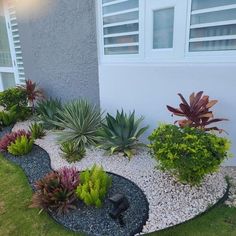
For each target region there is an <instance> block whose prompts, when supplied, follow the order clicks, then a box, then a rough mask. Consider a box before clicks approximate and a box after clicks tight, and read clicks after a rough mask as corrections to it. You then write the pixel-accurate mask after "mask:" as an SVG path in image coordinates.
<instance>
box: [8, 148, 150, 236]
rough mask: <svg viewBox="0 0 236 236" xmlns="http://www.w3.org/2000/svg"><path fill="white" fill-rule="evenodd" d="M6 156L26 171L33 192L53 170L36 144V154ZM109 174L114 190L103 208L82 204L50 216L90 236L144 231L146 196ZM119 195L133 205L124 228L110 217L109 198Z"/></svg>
mask: <svg viewBox="0 0 236 236" xmlns="http://www.w3.org/2000/svg"><path fill="white" fill-rule="evenodd" d="M4 156H5V158H7V159H8V160H10V161H12V162H13V163H16V164H17V165H19V166H20V167H21V168H22V169H23V170H24V172H25V174H26V176H27V178H28V181H29V183H30V185H31V187H32V188H33V189H34V183H35V181H36V180H38V179H41V178H42V177H44V176H45V175H46V174H47V173H49V172H50V171H52V169H51V166H50V158H49V155H48V154H47V152H45V151H44V150H43V149H42V148H40V147H38V146H37V145H34V147H33V150H32V152H31V153H30V154H28V155H25V156H22V157H15V156H13V155H11V154H9V153H4ZM109 175H110V176H111V177H112V187H111V188H110V189H109V192H108V194H107V197H106V199H105V201H104V204H103V206H102V208H94V207H88V206H86V205H84V203H82V202H80V201H78V202H77V209H76V210H73V211H71V212H70V213H69V214H66V215H57V214H55V212H49V214H50V215H51V216H52V218H53V219H54V220H55V221H57V222H58V223H60V224H61V225H63V226H64V227H66V228H68V229H70V230H72V231H75V232H84V233H86V234H88V235H117V236H118V235H119V236H122V235H123V236H126V235H134V234H136V233H139V232H141V231H142V228H143V225H144V224H145V222H146V221H147V219H148V202H147V199H146V196H145V195H144V193H143V192H142V190H141V189H140V188H139V187H138V186H137V185H136V184H134V183H132V182H131V181H130V180H128V179H125V178H123V177H121V176H118V175H116V174H112V173H109ZM116 193H122V194H124V195H125V196H126V197H127V199H128V201H129V203H130V207H129V208H128V210H127V211H126V212H125V213H124V215H123V221H124V225H121V224H120V222H119V220H113V219H112V218H111V217H110V216H109V213H110V212H111V211H112V210H113V206H112V204H111V203H110V202H109V200H108V198H109V197H111V196H113V195H114V194H116Z"/></svg>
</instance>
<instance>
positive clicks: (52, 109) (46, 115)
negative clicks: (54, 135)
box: [36, 98, 62, 129]
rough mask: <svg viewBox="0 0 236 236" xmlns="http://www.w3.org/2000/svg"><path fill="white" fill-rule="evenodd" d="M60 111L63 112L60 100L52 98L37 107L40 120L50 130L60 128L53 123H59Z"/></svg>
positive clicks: (41, 102)
mask: <svg viewBox="0 0 236 236" xmlns="http://www.w3.org/2000/svg"><path fill="white" fill-rule="evenodd" d="M60 110H62V103H61V100H59V99H53V98H50V99H48V100H41V101H39V102H38V103H37V106H36V112H37V114H38V116H39V120H40V121H41V122H42V123H43V125H44V126H45V127H46V128H49V129H53V128H55V129H57V128H58V126H57V125H55V124H54V123H53V122H52V121H57V119H58V116H59V115H58V113H59V111H60Z"/></svg>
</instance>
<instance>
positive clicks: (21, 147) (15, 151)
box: [7, 135, 34, 156]
mask: <svg viewBox="0 0 236 236" xmlns="http://www.w3.org/2000/svg"><path fill="white" fill-rule="evenodd" d="M33 143H34V140H33V139H31V138H28V137H27V136H25V135H22V136H20V137H17V139H16V140H15V141H14V142H12V143H11V144H10V145H9V146H8V147H7V151H8V152H9V153H11V154H12V155H15V156H22V155H26V154H28V153H29V152H31V150H32V148H33Z"/></svg>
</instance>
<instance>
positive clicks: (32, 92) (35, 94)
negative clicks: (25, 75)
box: [20, 80, 44, 112]
mask: <svg viewBox="0 0 236 236" xmlns="http://www.w3.org/2000/svg"><path fill="white" fill-rule="evenodd" d="M20 88H21V89H23V90H24V91H25V92H26V94H27V100H28V102H29V104H30V106H31V107H32V111H33V112H34V105H35V101H36V100H37V99H40V98H43V97H44V95H43V91H42V89H39V88H38V87H37V84H36V83H35V82H33V81H32V80H26V81H25V84H24V85H21V86H20Z"/></svg>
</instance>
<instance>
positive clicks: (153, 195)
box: [14, 122, 227, 233]
mask: <svg viewBox="0 0 236 236" xmlns="http://www.w3.org/2000/svg"><path fill="white" fill-rule="evenodd" d="M28 125H29V122H21V123H17V124H16V125H15V127H14V130H17V129H22V128H24V129H27V127H28ZM36 144H37V145H39V146H40V147H42V148H43V149H45V150H46V151H47V152H48V154H49V155H50V158H51V165H52V168H53V169H55V170H56V169H59V168H61V167H63V166H75V167H76V168H77V169H78V170H84V169H86V168H88V167H91V166H92V165H93V164H94V163H97V164H100V165H102V166H103V167H104V169H105V170H106V171H109V172H113V173H116V174H119V175H122V176H124V177H126V178H128V179H130V180H132V181H133V182H135V183H136V184H137V185H138V186H139V187H140V188H141V189H142V190H143V191H144V193H145V194H146V196H147V199H148V202H149V219H148V221H147V222H146V225H145V226H144V228H143V233H148V232H153V231H157V230H160V229H164V228H167V227H170V226H173V225H176V224H179V223H182V222H184V221H186V220H189V219H191V218H193V217H195V216H196V215H198V214H200V213H202V212H204V211H205V210H206V209H207V208H208V207H209V206H211V205H213V204H214V203H216V202H217V201H218V199H219V198H221V197H222V196H223V194H224V193H225V191H226V187H227V184H226V181H225V179H224V174H223V173H222V171H220V172H218V173H215V174H214V175H209V176H207V177H206V178H205V180H204V182H203V184H202V186H201V187H190V186H189V185H183V184H180V183H178V182H177V181H176V180H175V179H174V178H173V177H172V176H170V175H169V174H167V173H163V172H162V171H160V170H157V169H156V168H155V166H156V162H155V160H154V159H152V158H151V157H150V155H149V154H148V153H147V151H145V150H143V151H140V152H139V153H138V154H137V155H135V156H133V157H132V159H131V160H130V161H129V160H128V159H127V158H124V157H123V156H121V155H114V156H106V155H104V151H103V150H100V149H96V148H93V149H89V150H87V154H86V156H85V157H84V158H83V159H82V160H81V161H80V162H76V163H74V164H69V163H68V162H67V161H66V160H64V159H63V158H62V155H61V153H60V148H59V145H58V144H57V143H56V135H55V134H53V133H52V132H47V135H46V136H45V137H44V138H43V139H41V140H36Z"/></svg>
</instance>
